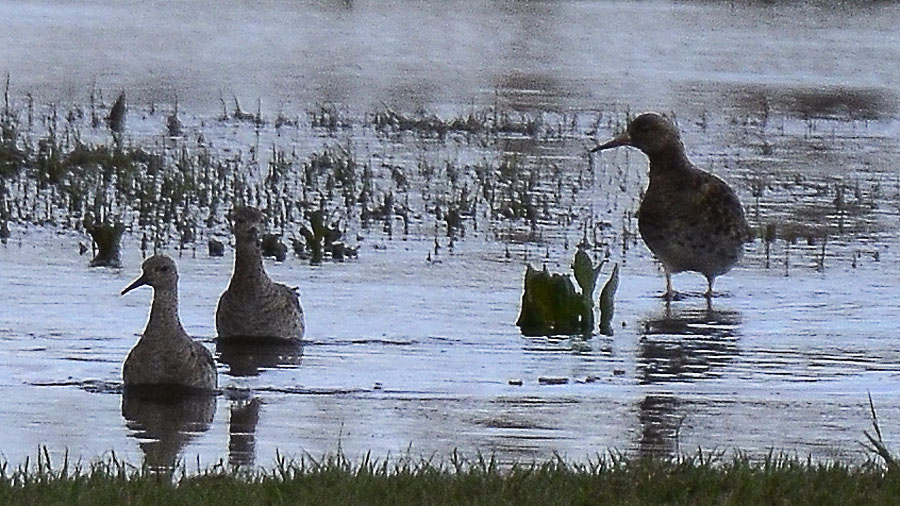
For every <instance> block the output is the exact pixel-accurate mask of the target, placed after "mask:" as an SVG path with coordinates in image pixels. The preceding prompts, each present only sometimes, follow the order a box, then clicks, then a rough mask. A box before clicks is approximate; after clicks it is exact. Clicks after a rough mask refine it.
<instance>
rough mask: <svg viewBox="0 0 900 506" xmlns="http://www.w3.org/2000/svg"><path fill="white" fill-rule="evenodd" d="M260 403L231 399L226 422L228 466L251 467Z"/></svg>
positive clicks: (258, 401) (254, 457)
mask: <svg viewBox="0 0 900 506" xmlns="http://www.w3.org/2000/svg"><path fill="white" fill-rule="evenodd" d="M261 406H262V401H260V400H259V399H258V398H256V397H253V398H249V399H233V400H232V401H231V418H230V419H229V420H228V464H229V465H231V466H232V467H233V468H234V467H242V466H252V465H253V463H254V461H255V459H256V424H257V423H259V408H260V407H261Z"/></svg>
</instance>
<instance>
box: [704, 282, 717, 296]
mask: <svg viewBox="0 0 900 506" xmlns="http://www.w3.org/2000/svg"><path fill="white" fill-rule="evenodd" d="M715 279H716V278H714V277H713V276H707V278H706V284H707V286H708V287H709V288H708V289H707V290H706V293H705V294H703V296H704V297H706V300H712V296H713V289H712V287H713V281H715Z"/></svg>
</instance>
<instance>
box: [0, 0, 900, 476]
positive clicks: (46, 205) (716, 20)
mask: <svg viewBox="0 0 900 506" xmlns="http://www.w3.org/2000/svg"><path fill="white" fill-rule="evenodd" d="M135 5H137V4H135ZM215 5H216V6H218V4H215ZM216 6H214V5H213V4H210V5H209V9H210V10H213V9H215V10H216V12H219V15H218V16H211V17H209V18H208V20H197V19H195V17H194V16H193V15H192V14H191V13H190V12H188V10H189V9H188V8H187V7H185V6H182V5H176V4H170V3H168V2H156V3H153V4H152V5H150V6H149V7H147V8H146V9H147V10H146V11H143V12H144V13H143V14H142V15H140V16H137V15H135V14H134V13H133V12H132V11H131V10H130V9H129V7H130V6H129V5H128V4H122V3H115V4H112V3H104V2H99V3H96V4H88V3H80V4H70V3H65V4H62V3H54V2H9V1H0V15H2V16H4V17H5V18H7V19H10V20H11V21H10V23H9V24H10V28H9V30H7V31H6V33H5V34H0V44H2V46H3V47H4V55H3V56H4V57H5V59H3V60H0V74H6V73H7V72H8V73H9V75H10V79H9V85H8V95H9V98H8V102H6V103H5V104H4V105H6V107H5V108H4V111H3V117H4V130H3V135H4V137H3V141H4V144H3V147H4V149H5V151H4V153H5V154H9V153H13V154H16V153H21V156H22V157H26V158H28V157H33V159H35V160H38V162H36V163H34V164H33V166H29V167H27V168H25V167H18V166H16V165H15V164H14V163H6V162H8V161H9V160H12V161H13V162H14V161H15V160H17V158H14V157H10V158H0V174H2V175H3V180H2V181H3V182H2V184H3V186H2V192H0V197H2V198H0V203H2V213H0V220H2V221H4V222H5V223H6V224H7V226H8V228H9V231H10V236H9V237H8V238H7V239H6V240H5V242H4V243H3V245H2V246H0V301H2V303H0V355H2V357H3V360H2V361H0V396H2V398H3V399H4V400H3V402H2V404H0V406H2V409H0V422H2V423H3V424H4V426H5V427H6V430H5V431H4V434H3V435H2V436H0V454H2V455H3V457H5V458H6V459H9V460H11V461H13V462H19V461H21V460H22V459H23V458H24V457H26V456H28V455H33V454H34V452H35V451H36V448H38V447H39V446H40V445H46V446H47V448H48V450H49V451H50V452H51V455H54V456H61V455H62V454H63V453H64V452H65V451H68V452H69V454H70V455H73V456H80V457H82V458H84V459H91V458H94V457H97V456H100V455H103V454H104V453H105V452H115V453H116V455H118V456H124V457H126V458H127V459H128V460H129V461H131V462H140V461H141V460H142V459H143V458H145V457H146V459H147V461H148V462H150V463H152V464H154V465H166V464H170V463H172V462H174V461H175V460H176V459H177V458H179V457H182V458H184V459H185V460H186V461H187V462H189V463H193V462H195V461H196V460H197V459H199V460H200V462H201V463H202V465H207V464H213V463H215V462H218V461H220V460H221V461H223V462H228V463H232V464H253V465H269V464H270V463H272V462H273V460H274V458H275V456H276V452H279V453H281V454H282V455H288V456H300V455H303V454H305V453H309V454H312V455H313V456H319V455H322V454H324V453H327V452H335V451H338V450H340V451H343V452H344V453H345V454H347V455H348V456H349V457H351V458H356V457H359V456H362V455H363V454H365V452H367V451H371V452H372V454H373V455H375V456H386V455H388V454H391V455H398V454H403V453H405V452H407V451H409V452H410V453H411V454H413V455H415V456H428V455H432V454H434V455H437V456H441V457H443V456H447V455H449V454H451V453H452V452H453V451H454V450H458V451H460V452H462V453H465V454H467V455H473V454H475V453H476V452H481V453H483V454H494V455H496V456H497V457H498V458H499V459H500V460H502V461H504V462H510V461H513V460H529V461H530V460H531V459H546V458H550V457H552V456H554V455H555V454H560V455H563V456H565V457H567V458H570V459H576V460H580V459H586V458H589V457H591V456H594V455H596V454H598V453H604V452H606V451H608V450H618V451H622V452H625V453H627V454H629V455H639V454H653V455H672V454H676V453H678V452H692V451H694V450H695V449H696V448H698V447H701V448H703V449H718V450H726V451H730V450H733V449H738V450H741V451H745V452H747V453H749V454H751V455H754V456H762V455H765V454H766V453H767V452H769V451H773V450H774V451H776V452H778V451H784V452H788V453H796V454H799V455H801V456H805V455H807V454H809V455H812V456H813V457H814V458H816V459H840V460H844V461H854V462H856V461H862V460H864V459H865V458H867V454H866V453H865V450H864V449H862V447H861V446H860V445H859V441H861V440H863V430H867V429H869V427H870V423H871V420H870V416H869V411H868V400H867V393H868V392H871V394H872V397H873V400H874V402H875V405H876V407H877V408H878V410H879V420H880V423H881V427H882V430H883V431H884V433H885V438H886V441H887V443H888V446H889V447H892V448H900V408H898V405H897V399H898V394H897V392H898V391H900V346H898V344H900V341H898V336H897V331H898V324H897V322H898V321H900V295H898V293H897V286H898V281H900V280H898V275H897V272H898V267H900V173H898V171H897V162H898V160H900V142H898V133H900V114H898V111H897V107H896V103H897V98H898V97H900V86H898V85H897V83H898V82H900V80H898V79H897V77H898V76H897V75H896V69H893V68H889V66H887V65H885V63H884V62H888V61H896V60H897V58H898V57H900V39H898V37H897V36H896V35H895V33H894V30H895V28H894V27H895V26H896V24H897V22H898V21H900V8H898V7H897V6H895V5H893V4H881V3H877V4H874V5H866V6H863V7H858V6H853V8H852V10H850V9H851V7H850V6H845V5H843V4H832V3H827V2H822V3H813V4H810V5H804V6H795V5H793V4H792V5H779V4H777V3H776V4H775V5H770V4H766V3H764V4H761V5H758V4H756V3H754V2H749V3H748V2H723V3H690V2H688V3H669V2H649V3H648V2H640V3H631V2H547V3H543V2H527V3H526V2H502V1H501V2H482V3H474V2H463V3H460V4H458V5H456V6H446V5H444V4H422V5H419V4H415V8H411V7H410V3H409V2H402V1H400V2H392V3H389V4H387V5H385V4H382V3H379V2H371V3H370V2H353V1H348V2H326V1H309V2H300V3H296V2H294V3H290V4H287V3H284V2H277V1H273V2H266V3H263V4H261V5H260V6H258V7H254V8H253V9H252V10H250V9H248V8H247V7H245V6H242V5H233V6H229V8H227V9H223V8H219V7H216ZM142 9H143V7H142ZM106 27H112V34H111V35H107V36H106V37H107V38H104V39H103V42H102V44H100V45H99V46H98V37H99V34H100V33H101V32H103V30H105V28H106ZM410 27H417V29H410ZM103 33H105V32H103ZM123 90H124V91H125V93H126V94H127V97H128V113H127V118H126V122H125V128H124V131H123V132H122V133H116V134H113V133H111V132H110V130H109V128H107V125H106V122H105V120H104V118H106V116H107V115H108V114H109V113H110V107H111V106H112V102H113V101H114V100H115V97H116V96H117V95H119V92H120V91H123ZM176 97H177V103H178V106H177V107H178V109H177V116H175V115H176V105H175V103H176ZM238 101H239V102H240V105H238V104H237V103H236V102H238ZM646 109H654V110H659V111H661V112H665V113H670V114H673V115H674V116H675V118H676V120H677V123H678V125H679V127H680V128H681V130H682V135H683V139H684V142H685V145H686V147H687V151H688V154H689V156H690V157H691V158H692V160H693V161H694V162H695V163H696V164H697V165H699V166H701V167H703V168H706V169H709V170H711V171H713V172H715V173H716V174H718V175H720V176H721V177H723V178H724V179H726V180H727V181H728V182H730V183H731V184H732V186H733V187H734V188H735V190H736V191H737V193H738V194H739V196H740V197H741V199H742V201H743V202H744V205H745V211H746V213H747V216H748V219H749V221H750V224H751V225H752V226H753V227H754V229H755V230H756V231H757V233H758V237H757V239H756V240H755V241H754V242H753V243H750V244H748V245H747V249H746V255H745V257H744V260H743V261H742V263H741V264H740V265H739V267H737V268H736V269H735V270H733V271H732V272H731V273H729V274H728V275H725V276H722V277H721V278H720V279H719V280H718V281H717V284H716V288H717V290H718V294H717V296H716V297H715V298H714V299H713V300H712V303H711V304H709V305H708V304H707V301H706V299H705V298H704V297H702V295H701V294H702V292H703V290H704V289H705V281H704V280H703V279H702V277H701V276H699V275H696V274H690V273H688V274H680V275H677V276H675V278H674V282H675V287H676V289H678V290H680V291H681V292H683V294H684V297H683V298H681V299H679V300H676V301H674V302H672V303H671V304H666V303H665V302H664V301H663V300H662V299H661V298H660V297H659V294H660V293H661V292H662V291H663V289H664V285H665V281H664V277H663V274H662V271H661V269H660V268H659V266H658V265H657V263H656V262H655V261H654V259H653V258H652V256H651V255H650V254H649V252H648V251H647V250H646V248H645V247H644V246H643V243H642V242H641V240H640V237H639V236H637V234H636V229H637V220H636V217H635V215H634V213H635V211H636V209H637V206H638V203H639V201H640V197H641V194H642V189H643V188H644V187H645V185H646V158H644V157H643V155H641V154H640V153H639V152H637V151H636V150H625V149H622V150H619V151H617V152H604V153H600V154H594V155H589V153H588V149H589V148H590V147H592V146H593V145H594V140H595V139H605V138H607V137H609V136H611V135H612V134H614V133H616V131H617V130H618V129H620V128H622V127H623V126H624V124H625V121H626V118H627V117H628V116H629V115H630V114H634V113H636V112H639V111H642V110H646ZM171 117H177V118H178V120H179V123H180V125H179V129H178V131H175V130H173V129H172V127H171V123H169V118H171ZM98 119H99V121H97V120H98ZM9 125H12V126H13V127H14V128H12V127H10V128H7V126H9ZM85 146H89V147H90V149H88V150H87V151H86V152H87V154H88V155H90V156H91V157H95V158H90V157H89V158H88V159H89V160H94V161H93V162H87V163H86V164H85V163H82V164H81V165H77V164H68V163H69V162H68V161H71V159H72V157H67V156H61V157H58V158H53V153H63V154H65V153H71V152H72V151H73V150H76V149H80V147H85ZM98 147H100V148H103V149H100V148H98ZM107 148H108V151H104V149H107ZM42 150H43V151H42ZM108 152H117V153H127V154H128V155H129V156H130V157H131V158H129V160H131V162H129V165H128V170H124V169H121V167H119V166H115V167H113V168H110V169H108V170H107V172H108V173H107V174H106V175H103V176H99V175H97V174H103V173H104V172H103V170H99V171H97V170H96V169H97V167H100V168H101V169H103V167H106V166H105V165H103V164H104V163H106V160H107V159H106V158H103V156H105V153H108ZM138 155H139V156H138ZM16 156H19V155H16ZM41 157H43V158H41ZM29 159H32V158H29ZM48 160H50V161H53V163H49V162H48ZM54 160H55V161H54ZM85 167H87V168H88V169H92V170H94V171H95V172H96V173H95V172H91V171H90V170H85V171H84V172H73V171H74V168H78V169H79V170H81V169H84V168H85ZM104 170H106V169H104ZM67 171H68V172H67ZM110 174H112V175H110ZM240 200H249V201H250V202H252V203H255V204H257V205H259V206H260V207H263V208H266V209H267V212H268V215H269V217H270V220H271V221H270V225H271V227H270V228H271V231H273V232H275V233H277V234H280V235H281V236H282V239H283V240H284V242H285V243H286V244H287V246H288V249H289V251H291V252H292V251H293V250H292V248H291V246H292V244H293V243H292V241H291V239H297V238H299V237H300V235H301V234H300V230H301V228H302V227H303V226H304V225H308V223H309V214H308V213H309V211H311V210H315V209H318V210H322V211H324V212H325V213H326V215H327V216H328V217H329V218H330V219H331V220H333V221H334V223H336V224H337V226H338V228H340V229H341V231H342V232H343V234H344V238H345V240H346V242H347V245H348V246H349V247H350V248H358V257H357V258H347V259H346V260H345V261H343V262H337V261H331V260H327V261H325V262H324V263H322V264H321V265H317V266H311V265H310V262H309V260H308V259H306V258H299V257H297V256H296V255H292V254H289V255H288V257H287V259H286V260H284V261H282V262H278V261H275V260H270V261H268V263H267V268H268V270H269V273H270V275H271V276H272V277H273V278H274V279H276V280H278V281H283V282H285V283H287V284H289V285H292V286H298V287H299V289H300V292H301V297H302V301H303V304H304V307H305V310H306V314H307V324H308V330H307V336H306V340H305V342H304V344H303V347H302V351H300V352H297V351H296V350H287V351H284V350H275V351H274V352H272V353H264V354H259V355H254V356H249V357H248V356H242V355H238V356H235V355H234V354H231V353H228V350H217V349H216V343H215V326H214V311H215V305H216V301H217V299H218V297H219V295H220V294H221V292H222V291H223V290H224V289H225V287H226V285H227V283H228V278H229V275H230V272H231V262H232V259H233V256H232V255H233V251H232V249H231V248H230V247H228V246H226V248H225V255H224V256H223V257H211V256H209V255H208V254H207V241H208V240H209V239H217V240H221V241H223V242H225V243H226V244H227V242H228V240H229V234H228V227H227V223H226V221H225V219H224V214H225V211H226V210H227V209H228V208H230V206H231V205H232V204H233V203H234V202H237V201H240ZM89 213H93V214H96V215H99V214H103V215H105V216H114V217H116V218H117V219H119V220H120V221H121V222H122V223H123V224H124V225H125V226H126V229H127V232H126V234H125V238H124V243H123V258H122V264H123V266H122V268H120V269H118V268H115V269H114V268H88V263H89V261H90V251H89V248H88V252H86V253H85V254H83V255H81V254H79V244H83V245H86V246H89V245H90V238H89V236H88V235H87V234H86V233H85V231H84V227H83V225H82V223H83V221H84V220H85V219H86V218H87V216H88V215H89ZM144 237H146V238H147V240H146V241H142V238H144ZM142 242H144V243H145V245H146V248H147V250H148V251H149V250H152V249H154V248H158V249H159V250H162V251H164V252H166V253H168V254H170V255H172V256H173V257H175V258H176V261H177V262H178V266H179V272H180V274H181V281H180V293H181V318H182V321H183V323H184V326H185V328H186V329H187V331H188V332H189V333H190V334H191V335H192V336H194V337H196V338H197V339H199V340H201V342H203V343H204V344H205V345H206V346H208V347H209V348H210V350H212V351H216V352H217V353H216V358H217V362H218V365H219V376H220V377H219V384H220V386H221V387H222V391H221V392H220V393H219V395H217V396H215V397H213V398H210V399H206V400H203V401H196V402H185V403H176V404H171V405H159V404H142V403H135V402H132V401H130V400H129V401H128V402H123V398H122V395H121V393H120V391H121V363H122V361H123V360H124V357H125V356H126V354H127V353H128V350H129V349H130V348H131V347H132V346H133V345H134V343H135V342H136V339H137V334H139V333H140V332H141V330H142V329H143V326H144V323H145V322H146V315H147V310H148V307H149V301H150V290H148V289H144V290H139V291H137V292H134V293H132V294H129V295H128V296H127V297H120V296H119V295H118V294H119V291H120V290H121V289H122V288H124V287H125V286H126V285H127V284H128V283H129V282H130V281H131V280H133V279H134V278H135V277H136V276H137V274H138V272H139V265H140V261H141V255H142V251H141V249H142ZM579 243H581V244H583V245H586V246H587V248H588V250H589V251H590V252H591V254H592V255H593V256H594V258H595V259H596V260H598V261H599V259H601V258H607V259H608V262H609V263H608V264H607V265H606V266H605V267H604V270H603V274H602V277H603V278H605V277H606V276H607V275H608V274H609V272H610V270H611V266H612V264H613V263H618V264H619V265H620V268H621V273H620V283H619V290H618V292H617V294H616V300H615V302H616V305H615V309H616V313H615V318H614V330H615V334H614V335H613V336H612V337H605V336H601V335H595V336H593V337H592V338H590V339H587V340H585V339H582V338H566V337H557V338H526V337H523V336H522V335H521V334H520V333H519V331H518V328H517V327H516V326H515V324H514V323H515V321H516V318H517V315H518V310H519V303H520V298H521V290H522V280H523V275H524V272H525V266H526V265H527V264H528V263H530V264H531V265H534V266H541V265H546V266H547V267H548V268H549V269H550V270H552V271H556V272H568V271H569V263H570V262H571V261H572V257H573V256H574V253H575V248H576V245H577V244H579Z"/></svg>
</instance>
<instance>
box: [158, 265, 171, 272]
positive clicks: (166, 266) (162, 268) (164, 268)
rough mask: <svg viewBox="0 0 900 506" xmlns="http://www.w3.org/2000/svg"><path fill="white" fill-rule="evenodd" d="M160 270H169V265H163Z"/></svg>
mask: <svg viewBox="0 0 900 506" xmlns="http://www.w3.org/2000/svg"><path fill="white" fill-rule="evenodd" d="M159 272H169V266H168V265H163V266H161V267H160V268H159Z"/></svg>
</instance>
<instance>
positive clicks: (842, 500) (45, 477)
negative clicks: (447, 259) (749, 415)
mask: <svg viewBox="0 0 900 506" xmlns="http://www.w3.org/2000/svg"><path fill="white" fill-rule="evenodd" d="M48 462H49V460H48V459H47V458H46V456H44V457H39V458H38V461H37V463H36V464H32V465H29V464H28V463H26V464H24V465H22V466H19V468H17V469H15V470H12V469H10V468H9V466H8V465H2V469H0V470H2V476H0V504H2V505H7V506H15V505H26V504H27V505H33V504H40V505H56V504H59V505H63V504H64V505H104V506H105V505H112V504H129V505H143V504H147V505H161V504H164V505H169V506H174V505H182V504H183V505H190V506H203V505H216V506H222V505H230V504H292V505H293V504H297V505H304V504H329V505H332V504H336V505H342V504H353V505H356V504H360V505H362V504H365V505H381V504H384V505H392V506H398V505H399V506H402V505H412V504H429V505H444V504H447V505H452V504H466V505H479V504H484V505H503V504H510V505H530V504H535V505H542V506H545V505H553V504H567V505H578V504H585V505H587V504H602V505H607V504H613V505H615V504H628V505H632V504H633V505H654V504H670V505H674V504H692V505H693V504H741V505H743V504H779V505H780V504H791V505H804V504H809V505H828V504H840V505H850V504H865V505H875V504H891V505H895V504H898V501H900V474H898V473H896V472H893V471H885V469H884V468H883V467H881V466H879V465H876V464H875V463H869V464H864V465H859V466H848V465H845V464H840V463H812V462H810V461H804V460H801V459H797V458H794V457H779V456H771V457H769V458H767V459H764V460H763V461H761V462H751V461H750V460H748V459H747V458H746V457H743V456H737V457H734V458H732V459H730V460H729V459H721V458H717V457H714V458H710V457H708V456H706V455H704V454H698V455H696V456H694V457H681V458H678V459H669V460H649V459H639V460H626V459H623V458H620V457H616V456H608V457H600V458H598V459H596V460H595V461H592V462H589V463H585V464H577V463H568V462H565V461H564V460H562V459H556V460H552V461H548V462H545V463H539V464H528V465H521V464H520V465H515V466H512V467H510V468H505V469H500V468H498V467H497V466H496V464H495V463H494V462H493V461H492V460H490V459H483V458H479V459H475V460H464V459H462V458H460V457H458V456H455V455H454V456H453V457H452V458H451V459H449V460H448V461H445V462H441V463H434V462H432V461H428V460H415V459H409V458H406V459H400V460H395V461H390V462H388V461H374V460H372V459H369V458H366V459H363V460H361V461H359V462H357V463H352V462H350V461H348V460H347V459H345V458H343V457H340V456H333V457H328V458H325V459H322V460H314V459H311V458H308V457H307V458H304V459H301V460H299V461H287V460H279V461H278V462H276V463H275V465H274V467H273V468H271V469H268V470H265V469H258V470H255V471H250V472H248V471H229V470H226V469H224V468H222V467H212V468H210V469H207V470H205V471H202V472H199V473H189V472H186V471H185V469H184V468H181V469H178V470H176V471H175V472H174V475H168V474H166V475H160V474H158V473H154V472H152V471H150V470H148V469H146V468H143V469H142V468H136V467H133V466H130V465H128V464H126V463H123V462H121V461H118V460H116V459H115V458H108V459H106V460H103V461H97V462H93V463H91V464H88V465H86V466H82V465H78V464H74V465H73V464H61V465H59V466H58V468H53V466H51V465H50V464H49V463H48Z"/></svg>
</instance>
